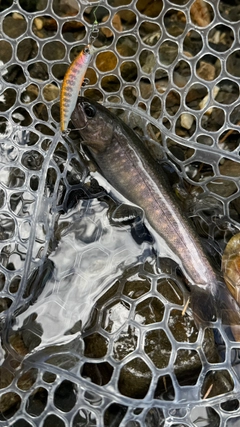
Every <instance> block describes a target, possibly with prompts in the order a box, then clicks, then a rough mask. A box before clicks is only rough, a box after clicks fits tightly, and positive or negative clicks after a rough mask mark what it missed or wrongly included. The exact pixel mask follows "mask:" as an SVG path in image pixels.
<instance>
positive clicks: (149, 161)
mask: <svg viewBox="0 0 240 427" xmlns="http://www.w3.org/2000/svg"><path fill="white" fill-rule="evenodd" d="M71 120H72V123H73V125H74V127H75V128H76V129H78V131H79V133H80V135H81V137H82V144H83V146H85V147H87V150H88V152H89V153H90V155H91V157H92V158H93V160H94V161H95V163H96V164H97V166H98V168H99V170H100V172H101V174H102V175H103V176H104V177H105V179H106V180H107V181H109V183H110V184H111V185H112V186H113V187H114V188H115V189H116V190H117V191H118V192H119V193H120V194H121V195H122V196H123V197H124V198H126V199H127V200H128V201H129V202H131V203H132V204H133V205H136V206H139V207H141V208H142V209H143V211H144V214H145V221H146V224H147V227H148V228H149V229H150V231H151V232H152V233H153V236H154V239H155V240H156V243H157V247H158V250H159V253H160V254H161V250H162V248H164V255H165V253H166V252H167V254H168V255H170V256H171V257H172V258H173V259H174V260H175V261H176V262H177V264H178V265H179V266H180V267H181V270H182V272H183V273H184V276H185V277H186V279H187V281H188V283H189V284H190V286H192V287H193V288H194V289H195V291H194V292H193V295H195V301H196V303H195V305H196V306H197V305H199V306H200V304H199V301H202V307H201V308H200V307H197V309H198V310H199V317H200V318H201V319H202V317H203V316H207V317H208V320H213V319H214V318H215V319H216V316H217V313H216V309H215V307H216V303H215V301H216V299H217V298H218V299H219V298H220V301H221V305H220V306H219V308H220V310H221V311H222V312H225V314H226V313H227V315H228V314H229V311H232V313H231V314H230V317H231V319H230V320H229V319H228V320H227V322H229V321H231V322H232V323H233V324H236V323H237V324H240V317H239V308H238V306H237V305H236V303H235V302H234V300H233V298H232V296H231V295H230V293H229V291H228V290H227V288H226V285H225V283H224V282H223V280H222V278H221V277H220V275H219V274H218V272H216V271H215V269H214V268H213V266H212V265H211V262H210V260H209V259H208V257H207V255H206V253H205V251H204V249H203V247H202V245H201V242H200V240H199V238H198V236H197V233H196V232H195V230H194V228H193V227H192V226H191V225H190V223H189V219H188V218H187V217H185V216H184V214H183V212H182V210H181V208H180V206H179V204H178V203H177V201H176V198H175V197H174V195H173V194H172V190H171V187H170V185H169V183H168V182H167V178H166V176H165V174H164V171H163V170H162V167H161V165H160V164H159V163H157V162H156V161H155V160H154V159H153V157H152V155H151V154H150V153H149V151H148V150H147V149H146V147H145V146H144V144H143V142H142V141H141V139H140V138H139V137H138V136H137V135H136V134H135V133H134V131H133V130H132V129H131V128H130V127H129V126H127V125H126V124H125V123H124V122H123V121H122V120H121V119H120V118H119V117H117V116H116V115H114V114H113V113H111V112H110V111H109V110H108V109H107V108H105V107H104V106H103V105H101V104H99V103H97V102H94V101H92V100H91V101H90V100H89V99H87V98H85V97H79V98H78V101H77V104H76V107H75V109H74V110H73V113H72V116H71ZM212 296H213V298H212ZM208 301H209V303H208ZM208 312H209V313H208ZM210 312H211V313H210ZM228 324H229V323H228ZM237 335H238V334H237ZM238 338H239V339H240V332H239V336H238Z"/></svg>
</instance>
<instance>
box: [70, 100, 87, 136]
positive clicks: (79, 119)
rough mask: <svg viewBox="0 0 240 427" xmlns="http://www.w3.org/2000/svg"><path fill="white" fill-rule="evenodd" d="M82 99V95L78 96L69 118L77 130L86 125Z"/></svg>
mask: <svg viewBox="0 0 240 427" xmlns="http://www.w3.org/2000/svg"><path fill="white" fill-rule="evenodd" d="M83 100H84V98H83V97H82V96H79V97H78V100H77V105H76V107H75V108H74V110H73V112H72V115H71V120H72V122H73V124H74V127H75V128H76V129H79V130H80V129H84V128H85V126H86V125H87V117H86V114H85V112H84V109H83V106H82V102H83Z"/></svg>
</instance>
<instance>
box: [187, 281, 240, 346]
mask: <svg viewBox="0 0 240 427" xmlns="http://www.w3.org/2000/svg"><path fill="white" fill-rule="evenodd" d="M191 307H192V311H193V317H194V321H195V323H196V325H197V326H198V327H200V326H205V325H208V326H210V323H211V327H214V322H216V320H218V319H220V321H221V323H222V325H223V327H224V328H229V327H230V329H231V333H232V335H233V337H234V340H235V341H236V342H240V308H239V306H238V304H237V303H236V301H235V300H234V298H233V297H232V296H231V294H230V292H229V291H228V289H227V287H226V285H225V283H224V282H220V283H218V284H217V286H216V291H215V294H213V293H212V292H210V291H208V290H207V289H205V288H201V287H199V286H196V285H195V286H193V288H192V293H191Z"/></svg>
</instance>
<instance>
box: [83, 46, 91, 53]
mask: <svg viewBox="0 0 240 427" xmlns="http://www.w3.org/2000/svg"><path fill="white" fill-rule="evenodd" d="M84 53H85V54H86V53H90V49H89V47H88V46H86V47H85V48H84Z"/></svg>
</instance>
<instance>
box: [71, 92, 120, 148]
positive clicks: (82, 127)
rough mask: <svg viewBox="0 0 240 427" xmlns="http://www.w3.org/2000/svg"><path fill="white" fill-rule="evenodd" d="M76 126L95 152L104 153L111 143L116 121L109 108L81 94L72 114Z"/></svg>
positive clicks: (86, 143)
mask: <svg viewBox="0 0 240 427" xmlns="http://www.w3.org/2000/svg"><path fill="white" fill-rule="evenodd" d="M71 120H72V123H73V125H74V127H75V128H76V129H77V130H78V131H79V133H80V135H81V136H82V138H83V142H82V143H83V145H86V146H87V147H88V148H89V149H90V151H92V152H93V153H94V154H98V153H103V152H104V151H105V150H106V149H107V147H108V146H109V145H110V144H111V142H112V138H113V133H114V128H115V122H114V116H112V114H111V113H110V112H109V111H108V110H107V108H105V107H103V106H102V105H100V104H98V103H97V102H94V101H92V100H91V101H90V100H89V99H88V98H85V97H83V96H80V97H79V98H78V101H77V105H76V107H75V109H74V110H73V113H72V116H71Z"/></svg>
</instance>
